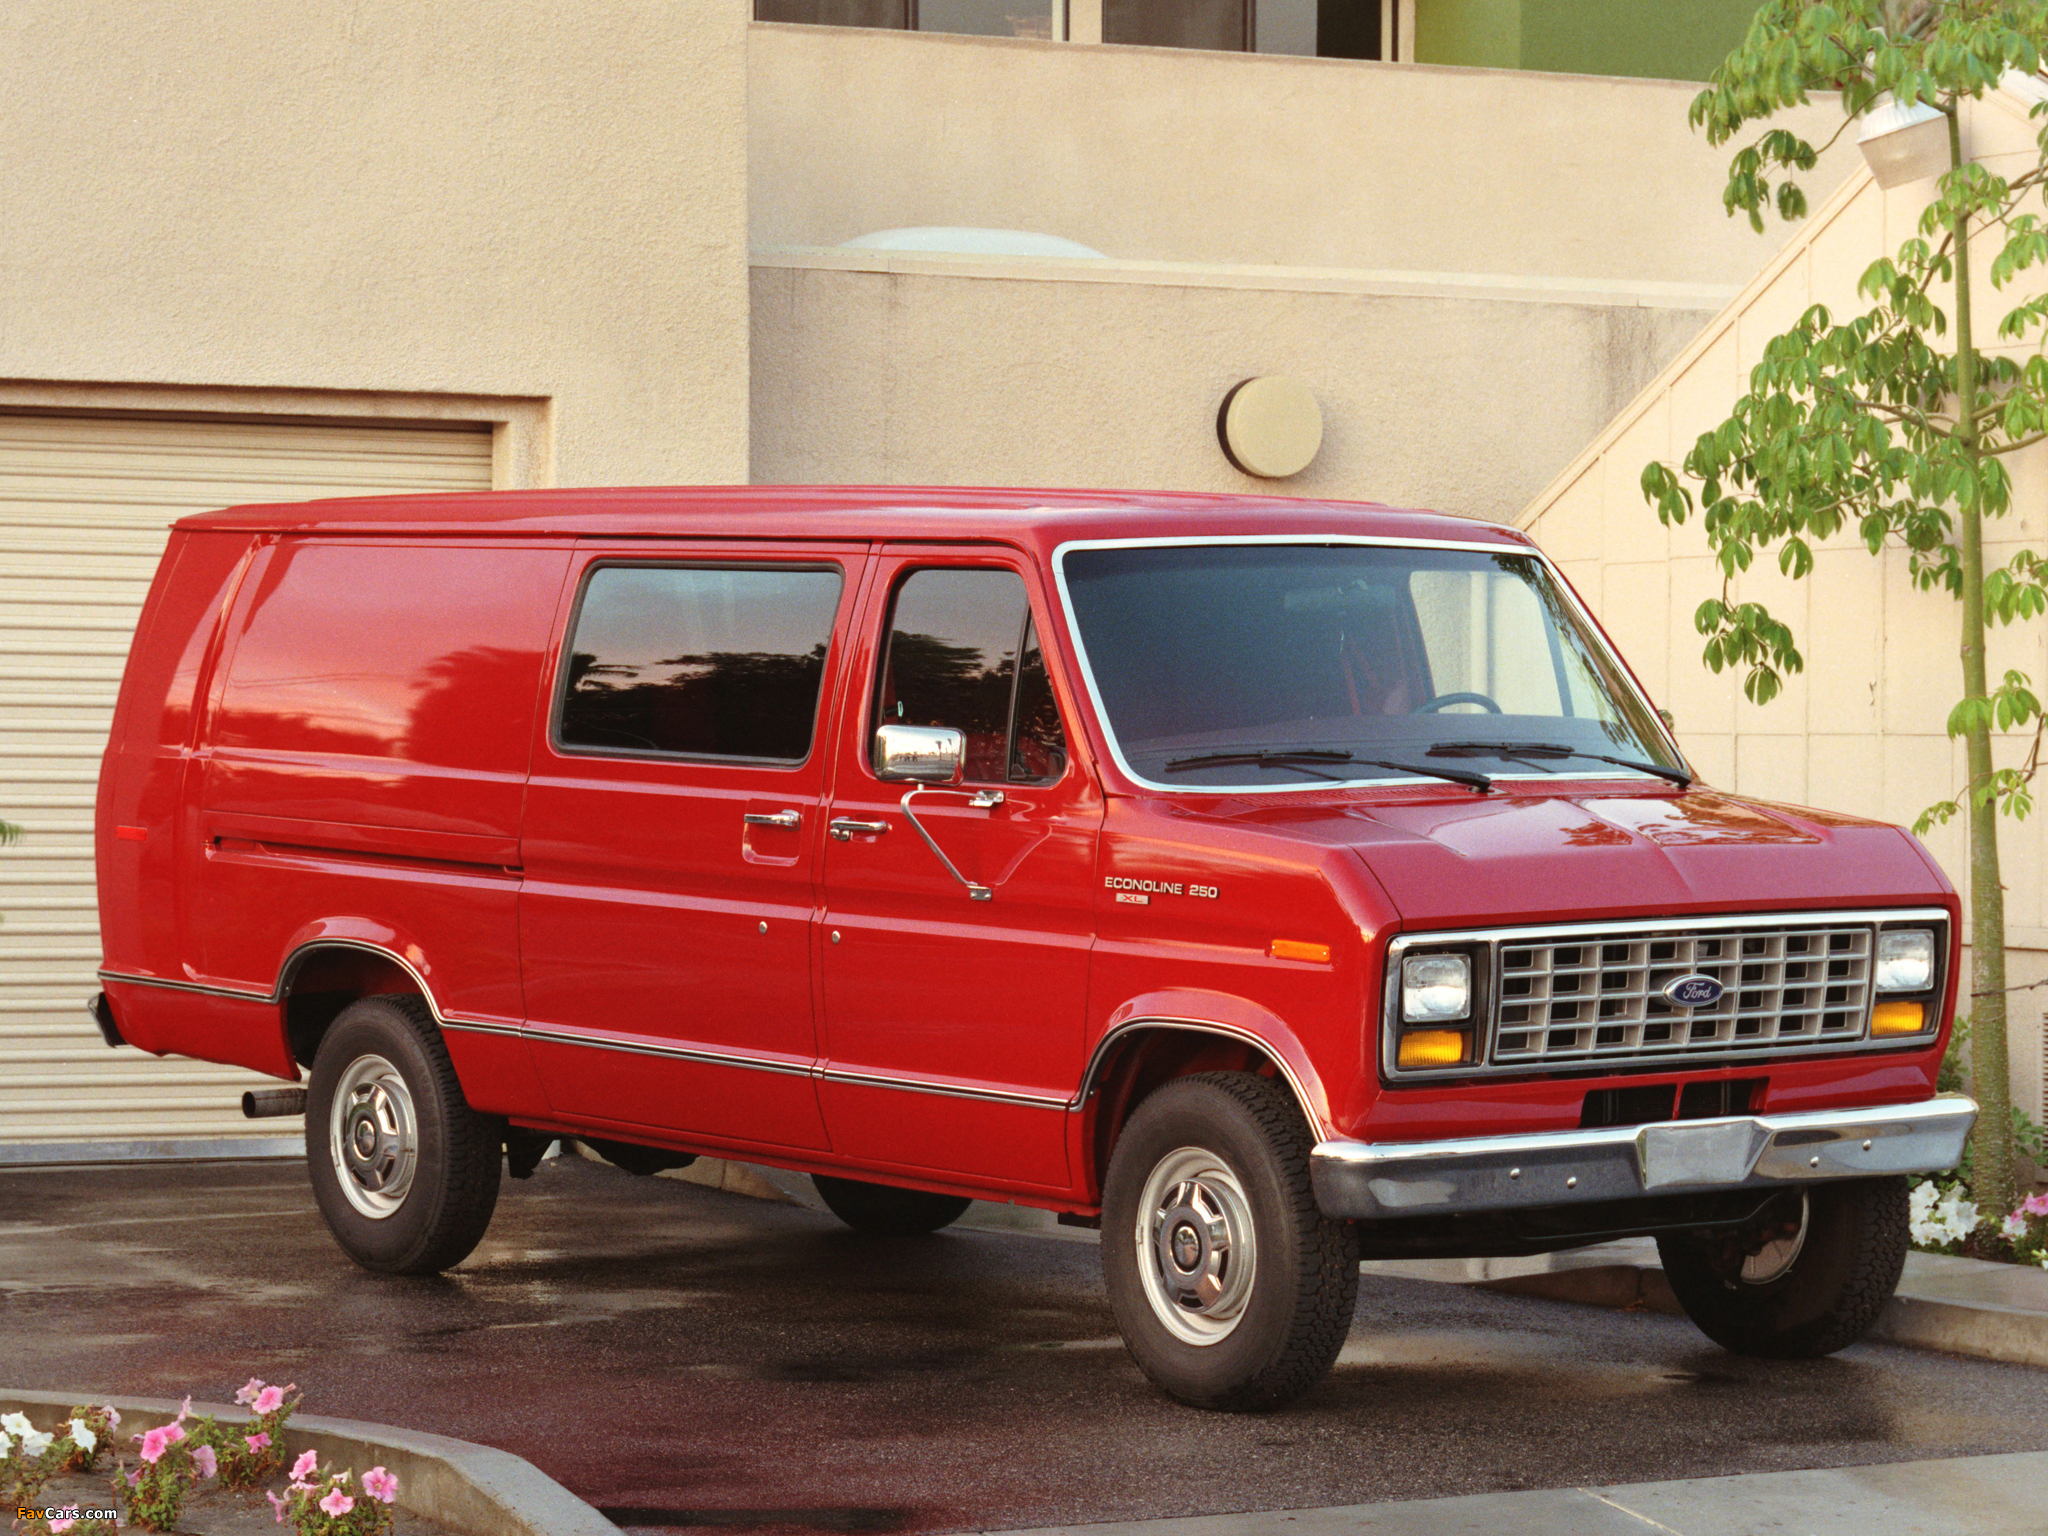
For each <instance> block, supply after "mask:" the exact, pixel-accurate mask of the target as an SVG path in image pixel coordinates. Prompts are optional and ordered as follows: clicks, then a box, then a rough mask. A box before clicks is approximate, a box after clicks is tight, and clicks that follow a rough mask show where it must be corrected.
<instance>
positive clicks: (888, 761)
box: [875, 725, 967, 784]
mask: <svg viewBox="0 0 2048 1536" xmlns="http://www.w3.org/2000/svg"><path fill="white" fill-rule="evenodd" d="M966 766H967V737H966V735H965V734H964V733H962V732H960V731H956V730H954V729H953V728H952V727H951V726H948V725H884V726H880V727H877V728H876V731H875V772H876V774H878V775H879V776H880V777H882V778H885V779H914V780H916V781H917V782H918V783H920V784H955V783H958V782H959V779H960V775H961V772H962V771H963V770H964V769H965V768H966Z"/></svg>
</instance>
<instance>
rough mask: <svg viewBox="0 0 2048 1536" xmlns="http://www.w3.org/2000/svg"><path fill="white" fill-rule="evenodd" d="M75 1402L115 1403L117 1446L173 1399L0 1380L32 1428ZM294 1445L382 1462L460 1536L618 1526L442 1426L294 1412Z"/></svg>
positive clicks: (547, 1535)
mask: <svg viewBox="0 0 2048 1536" xmlns="http://www.w3.org/2000/svg"><path fill="white" fill-rule="evenodd" d="M78 1403H92V1404H94V1405H100V1404H106V1405H108V1406H111V1407H113V1408H116V1409H118V1410H119V1411H120V1414H121V1428H120V1429H119V1430H118V1431H117V1432H116V1446H117V1449H121V1450H126V1449H128V1448H129V1441H128V1438H127V1437H128V1436H129V1435H131V1434H134V1433H136V1432H138V1431H140V1430H144V1429H152V1428H154V1427H155V1426H157V1425H159V1424H167V1423H169V1422H170V1421H171V1420H173V1419H175V1418H176V1417H177V1416H178V1408H179V1405H178V1404H177V1403H175V1402H172V1401H171V1400H169V1399H167V1398H150V1397H114V1398H109V1397H102V1396H100V1395H99V1394H98V1393H94V1392H69V1393H56V1392H20V1391H16V1390H14V1389H12V1388H0V1413H25V1414H28V1415H29V1416H30V1418H31V1419H32V1420H34V1421H36V1427H37V1428H38V1429H49V1428H51V1427H52V1425H51V1424H49V1423H48V1422H44V1421H47V1420H48V1419H49V1418H50V1416H51V1413H52V1410H55V1411H56V1412H58V1413H61V1412H62V1411H63V1410H65V1409H67V1408H70V1407H71V1406H73V1405H74V1404H78ZM192 1411H193V1412H194V1413H210V1414H212V1415H213V1416H214V1417H215V1418H216V1419H219V1420H220V1421H221V1422H222V1423H224V1424H245V1423H247V1422H248V1420H249V1415H248V1413H246V1412H245V1411H244V1410H242V1409H240V1408H235V1407H229V1406H225V1405H223V1404H220V1403H195V1404H193V1406H192ZM286 1439H287V1440H288V1442H289V1443H290V1445H291V1449H292V1453H293V1454H297V1453H298V1452H300V1451H303V1450H306V1449H309V1448H310V1449H312V1450H316V1451H318V1452H319V1453H320V1455H321V1458H322V1459H323V1460H325V1461H327V1462H329V1463H330V1464H332V1465H335V1466H341V1467H352V1468H354V1469H355V1471H356V1472H357V1473H359V1474H360V1473H362V1472H365V1471H368V1470H369V1469H370V1468H371V1467H373V1466H379V1465H381V1466H383V1467H385V1468H387V1469H389V1470H390V1471H391V1472H393V1473H395V1474H396V1475H397V1477H398V1489H399V1497H398V1502H399V1505H400V1507H402V1508H404V1509H408V1510H411V1511H412V1512H413V1513H414V1514H416V1515H420V1516H423V1517H424V1518H426V1519H428V1520H434V1521H438V1522H439V1523H440V1524H442V1525H445V1526H447V1527H449V1528H450V1529H451V1530H455V1531H459V1532H461V1533H462V1536H618V1527H617V1526H615V1525H613V1524H612V1523H611V1521H609V1520H607V1519H605V1517H604V1516H603V1515H600V1514H599V1513H598V1512H597V1511H596V1510H595V1509H593V1508H592V1507H591V1506H590V1505H588V1504H586V1503H584V1502H583V1501H582V1500H581V1499H579V1498H577V1497H576V1495H575V1494H573V1493H571V1492H570V1491H569V1490H568V1489H566V1488H564V1487H563V1486H562V1485H561V1484H560V1483H558V1482H556V1481H555V1480H554V1479H553V1478H551V1477H549V1476H548V1475H547V1474H546V1473H544V1472H542V1471H541V1470H540V1469H539V1468H538V1467H536V1466H534V1465H533V1463H531V1462H529V1461H525V1460H522V1459H521V1458H520V1457H517V1456H514V1455H513V1454H512V1453H511V1452H510V1451H501V1450H497V1449H495V1448H494V1447H491V1446H488V1445H474V1444H472V1443H470V1442H469V1441H467V1440H454V1439H450V1438H449V1437H448V1436H446V1435H428V1434H421V1433H420V1432H419V1431H417V1430H411V1429H396V1428H393V1427H392V1426H390V1425H388V1424H365V1423H362V1422H360V1421H359V1420H356V1419H327V1418H319V1417H316V1416H314V1415H312V1414H304V1415H297V1416H294V1417H293V1419H292V1421H291V1423H290V1425H289V1426H288V1427H287V1429H286Z"/></svg>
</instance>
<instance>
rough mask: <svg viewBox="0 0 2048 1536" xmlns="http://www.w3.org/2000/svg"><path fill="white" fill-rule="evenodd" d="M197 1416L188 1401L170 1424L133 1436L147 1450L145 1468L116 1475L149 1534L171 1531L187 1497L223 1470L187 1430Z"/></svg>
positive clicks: (130, 1508)
mask: <svg viewBox="0 0 2048 1536" xmlns="http://www.w3.org/2000/svg"><path fill="white" fill-rule="evenodd" d="M191 1414H192V1399H191V1398H189V1397H188V1398H186V1399H185V1406H184V1407H182V1408H180V1409H179V1410H178V1416H177V1418H176V1419H174V1420H172V1421H171V1422H170V1423H169V1424H160V1425H158V1426H157V1427H156V1428H155V1429H152V1430H149V1431H147V1432H145V1433H143V1434H140V1435H135V1436H132V1437H131V1438H133V1439H134V1440H136V1441H138V1442H139V1443H140V1444H141V1446H142V1452H141V1455H142V1465H141V1466H140V1467H138V1468H137V1469H136V1470H135V1471H133V1472H128V1471H126V1470H125V1469H121V1470H118V1471H117V1472H116V1475H115V1478H114V1491H115V1492H116V1493H121V1494H125V1495H126V1497H127V1499H128V1518H129V1519H130V1520H133V1521H134V1522H135V1523H136V1524H137V1525H139V1526H141V1527H142V1528H143V1529H144V1530H145V1531H168V1530H170V1529H171V1528H172V1527H174V1526H175V1525H177V1523H178V1515H179V1514H180V1513H181V1512H182V1511H183V1509H184V1507H185V1495H186V1494H187V1493H188V1492H190V1491H191V1490H192V1489H193V1488H194V1487H196V1486H197V1485H198V1484H199V1482H200V1481H201V1480H202V1479H204V1478H209V1477H212V1476H213V1475H214V1473H215V1472H216V1471H217V1470H218V1460H219V1458H218V1456H217V1455H216V1453H215V1451H214V1449H213V1447H212V1446H211V1445H208V1444H206V1443H205V1442H204V1441H202V1440H201V1439H200V1438H199V1437H198V1436H197V1435H193V1434H189V1433H187V1431H186V1429H185V1421H186V1419H188V1418H190V1417H191ZM211 1422H212V1421H211V1420H205V1421H202V1423H204V1424H207V1425H210V1424H211Z"/></svg>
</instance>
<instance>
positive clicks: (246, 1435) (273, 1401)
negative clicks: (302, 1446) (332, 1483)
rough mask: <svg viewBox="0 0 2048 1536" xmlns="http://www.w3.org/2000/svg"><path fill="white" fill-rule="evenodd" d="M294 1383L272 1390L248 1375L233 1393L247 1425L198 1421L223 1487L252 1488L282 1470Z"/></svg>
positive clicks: (296, 1401) (294, 1403) (295, 1400)
mask: <svg viewBox="0 0 2048 1536" xmlns="http://www.w3.org/2000/svg"><path fill="white" fill-rule="evenodd" d="M298 1390H299V1388H298V1384H297V1383H296V1382H294V1383H292V1384H291V1385H290V1386H285V1387H275V1386H272V1385H271V1384H270V1383H268V1382H266V1381H261V1380H259V1379H258V1378H256V1377H254V1376H251V1377H250V1378H249V1380H248V1382H247V1383H246V1384H245V1385H244V1386H243V1387H242V1388H241V1389H240V1390H239V1391H237V1392H236V1393H235V1401H236V1402H238V1403H240V1404H242V1406H244V1407H245V1408H247V1409H248V1410H249V1411H250V1414H251V1415H252V1417H251V1418H250V1420H249V1422H248V1423H247V1424H216V1423H214V1421H213V1420H212V1419H204V1420H201V1421H199V1422H200V1426H201V1428H200V1432H199V1433H200V1438H201V1439H202V1440H204V1441H205V1443H206V1444H207V1445H209V1446H211V1447H212V1448H213V1450H214V1453H215V1454H216V1456H217V1457H218V1458H219V1464H220V1483H221V1486H222V1487H223V1488H253V1487H255V1486H256V1485H257V1484H258V1483H260V1482H262V1481H263V1479H264V1478H266V1477H269V1476H271V1475H272V1474H273V1473H277V1472H281V1471H283V1470H284V1427H285V1422H286V1421H287V1420H288V1419H290V1418H291V1416H292V1413H293V1411H294V1410H295V1409H296V1408H297V1407H298V1406H299V1401H300V1400H299V1399H298V1398H296V1397H293V1396H291V1394H292V1393H295V1392H297V1391H298Z"/></svg>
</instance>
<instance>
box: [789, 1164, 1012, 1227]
mask: <svg viewBox="0 0 2048 1536" xmlns="http://www.w3.org/2000/svg"><path fill="white" fill-rule="evenodd" d="M811 1183H812V1184H814V1185H815V1186H817V1190H818V1197H819V1198H820V1199H821V1200H823V1201H824V1202H825V1209H827V1210H828V1211H830V1212H831V1213H832V1214H833V1215H834V1216H837V1217H838V1218H839V1219H840V1220H841V1221H843V1222H845V1223H846V1224H847V1225H848V1226H849V1227H851V1228H853V1230H854V1231H856V1232H867V1233H871V1234H872V1235H874V1236H876V1237H922V1236H923V1235H924V1234H925V1233H927V1232H936V1231H938V1230H939V1228H941V1227H948V1226H951V1225H952V1224H953V1223H954V1222H956V1221H958V1220H959V1219H960V1218H961V1217H962V1216H964V1215H966V1214H967V1207H968V1206H970V1205H972V1204H973V1203H974V1202H973V1201H972V1200H969V1199H967V1198H966V1197H965V1196H962V1195H935V1194H933V1193H931V1192H930V1191H929V1190H923V1189H899V1188H898V1187H897V1186H895V1185H894V1184H870V1183H868V1182H866V1181H865V1180H863V1179H835V1178H833V1177H832V1176H831V1175H829V1174H823V1173H814V1174H812V1175H811Z"/></svg>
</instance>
